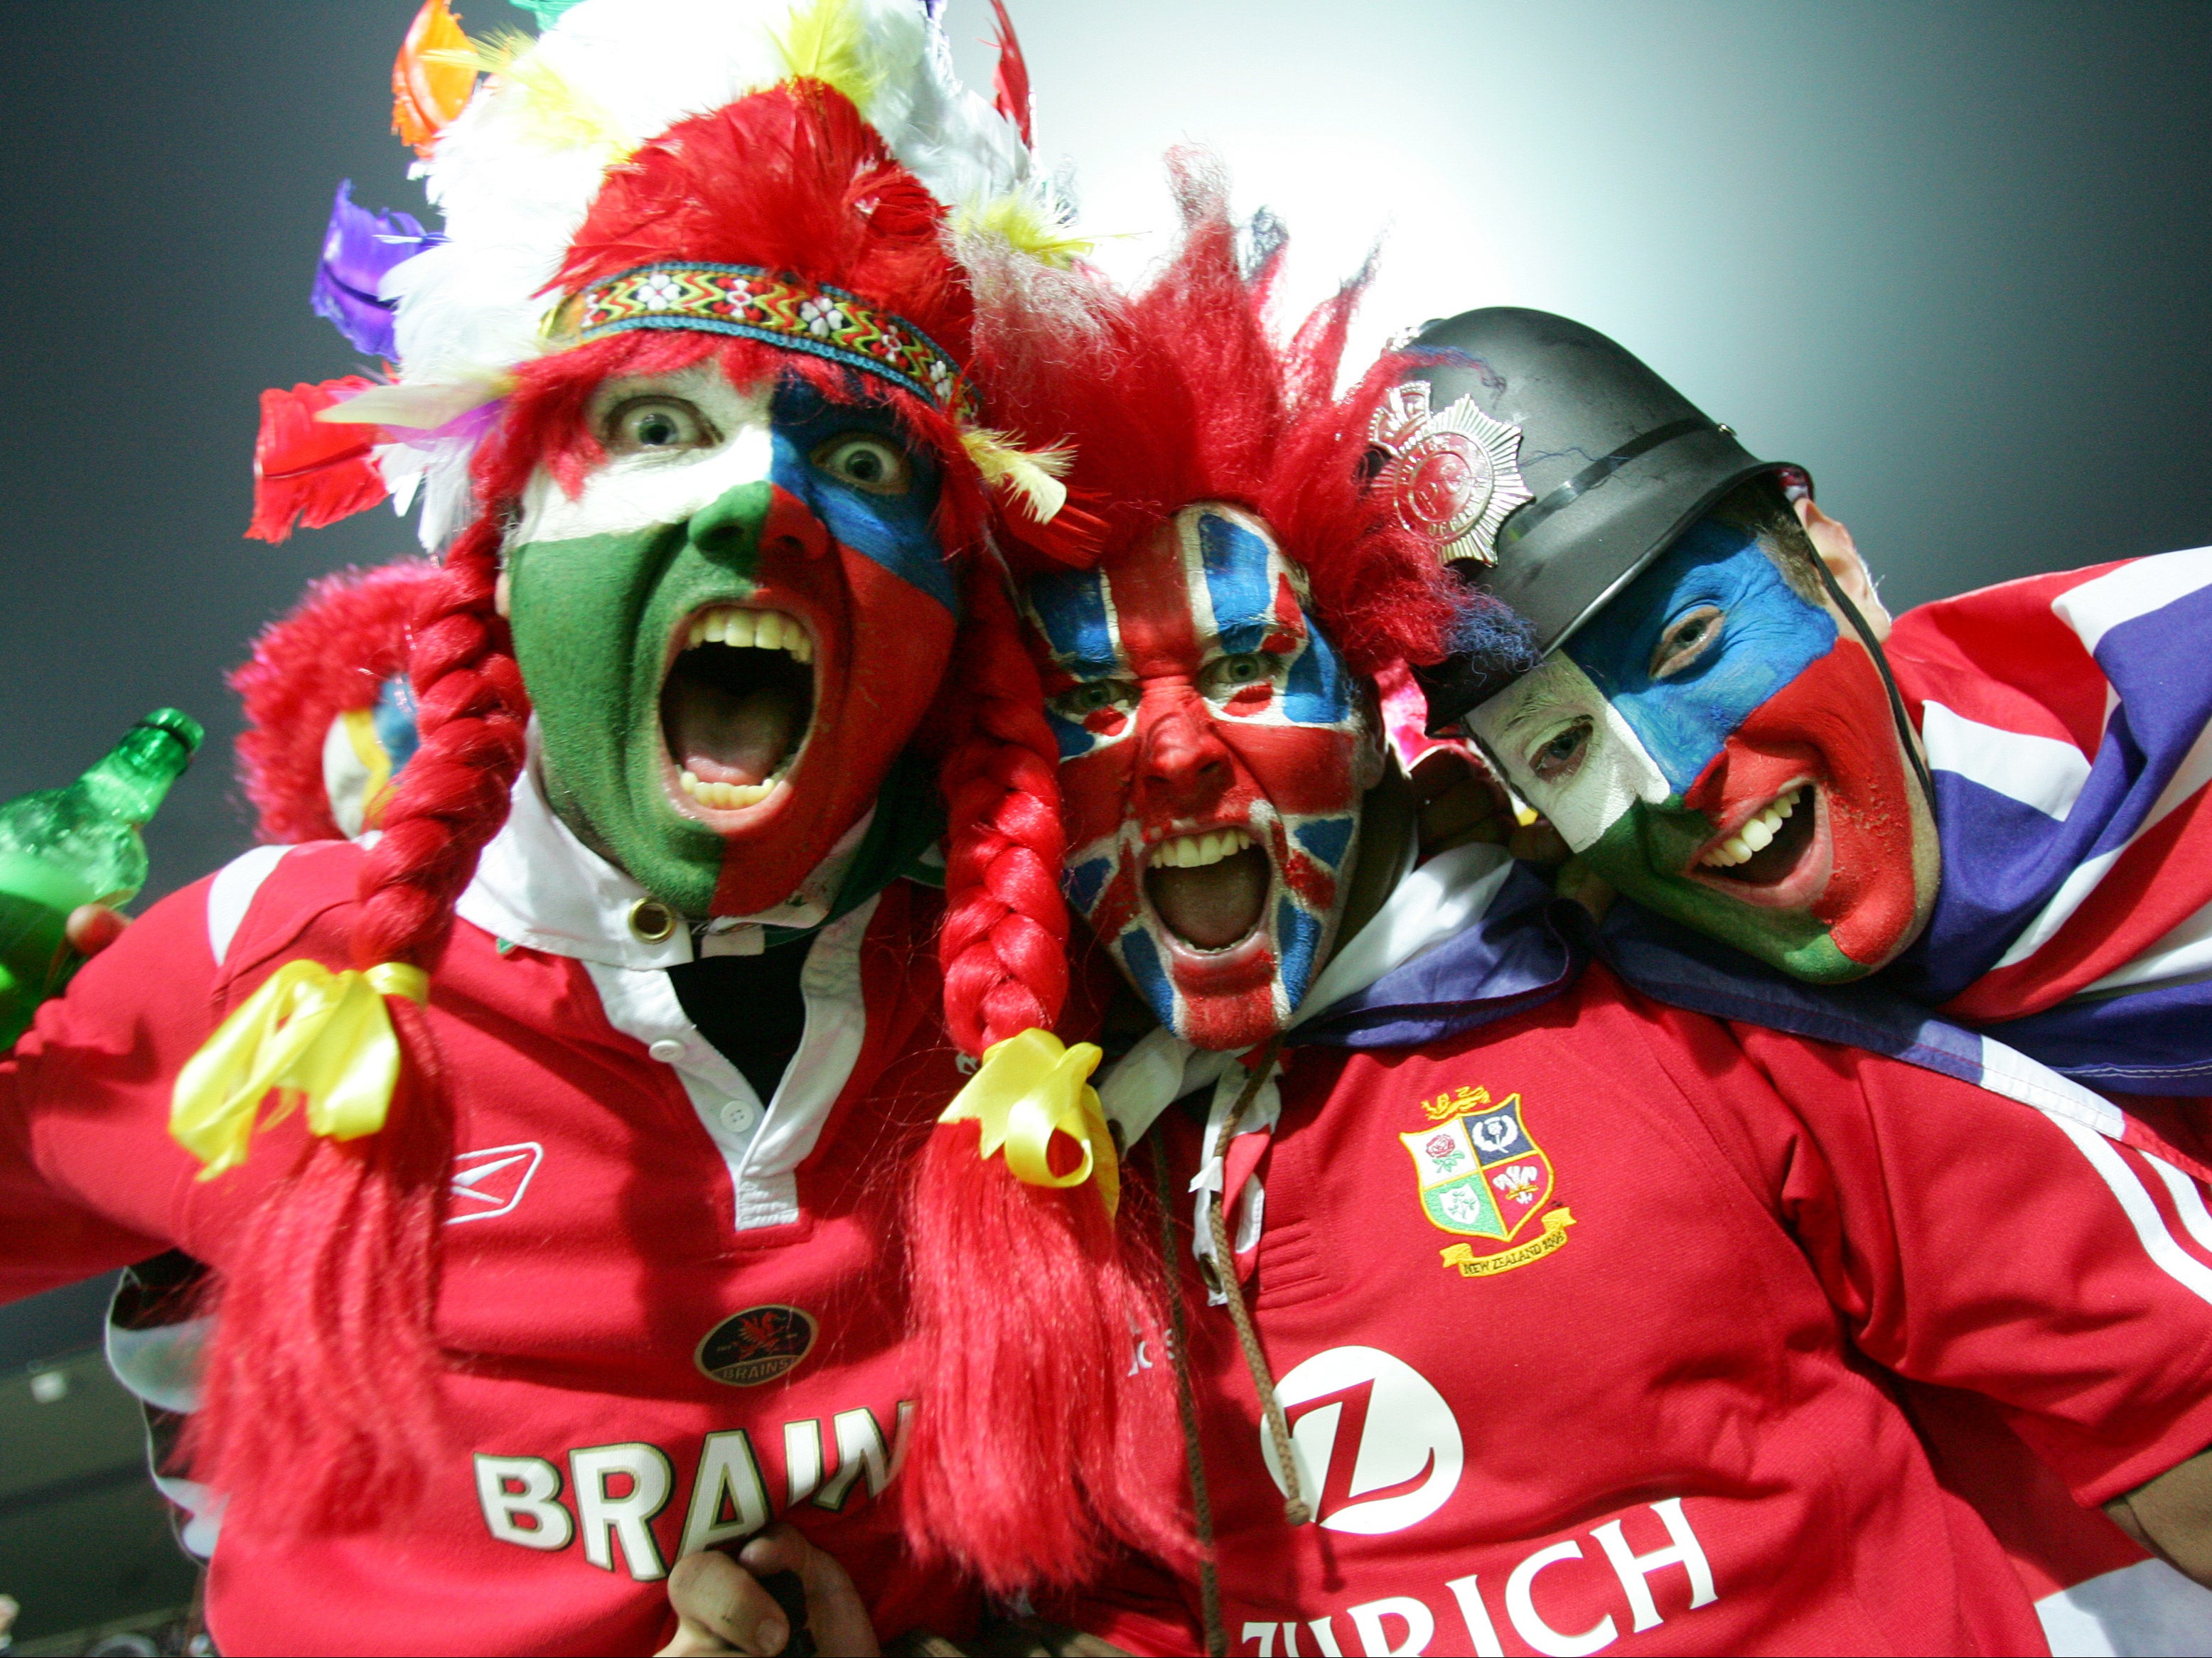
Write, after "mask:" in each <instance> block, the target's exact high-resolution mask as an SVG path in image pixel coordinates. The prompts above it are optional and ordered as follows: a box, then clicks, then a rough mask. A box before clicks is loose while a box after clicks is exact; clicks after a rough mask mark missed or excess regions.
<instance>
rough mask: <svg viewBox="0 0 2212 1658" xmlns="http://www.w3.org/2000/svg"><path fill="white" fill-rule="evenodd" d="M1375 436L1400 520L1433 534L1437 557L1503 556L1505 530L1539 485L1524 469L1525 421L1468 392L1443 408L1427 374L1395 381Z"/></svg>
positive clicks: (1379, 481) (1386, 489)
mask: <svg viewBox="0 0 2212 1658" xmlns="http://www.w3.org/2000/svg"><path fill="white" fill-rule="evenodd" d="M1369 439H1370V441H1371V442H1372V443H1373V444H1374V446H1375V447H1376V449H1378V450H1380V451H1381V452H1382V453H1383V466H1382V470H1381V471H1379V472H1377V473H1376V486H1377V487H1378V488H1380V489H1382V490H1383V493H1384V494H1385V495H1386V496H1387V497H1388V498H1389V501H1390V503H1391V507H1392V509H1393V510H1394V511H1395V513H1397V515H1398V521H1399V522H1400V523H1401V524H1402V525H1405V526H1406V527H1407V529H1409V530H1411V531H1413V532H1414V533H1415V534H1417V535H1419V536H1423V537H1426V538H1427V539H1428V540H1429V541H1430V542H1431V544H1433V545H1434V546H1435V548H1436V550H1437V559H1438V560H1439V561H1440V562H1443V563H1447V564H1449V563H1450V562H1453V561H1454V560H1455V559H1462V558H1472V559H1476V560H1479V561H1480V562H1482V563H1484V564H1495V563H1497V562H1498V526H1499V525H1503V524H1504V522H1505V520H1506V519H1507V517H1508V516H1509V515H1510V513H1512V511H1513V509H1514V508H1515V507H1518V506H1520V505H1521V503H1522V502H1523V501H1533V500H1534V499H1535V495H1534V492H1533V491H1532V490H1530V489H1529V488H1528V484H1527V483H1524V482H1523V481H1522V477H1521V428H1519V427H1517V426H1507V425H1505V424H1504V422H1500V421H1495V420H1492V418H1491V417H1490V416H1488V415H1486V414H1484V413H1483V412H1482V410H1480V409H1478V408H1476V407H1475V406H1474V398H1460V399H1459V401H1458V402H1456V403H1455V404H1452V405H1451V406H1450V407H1449V408H1448V409H1446V410H1443V412H1442V413H1440V414H1439V413H1436V412H1433V411H1431V409H1430V407H1429V387H1428V383H1427V382H1426V381H1425V380H1407V382H1405V384H1403V385H1402V386H1393V387H1392V388H1391V389H1390V392H1389V395H1388V396H1386V397H1385V398H1383V404H1382V406H1381V407H1380V408H1378V409H1376V411H1375V422H1374V424H1373V426H1372V427H1370V428H1369Z"/></svg>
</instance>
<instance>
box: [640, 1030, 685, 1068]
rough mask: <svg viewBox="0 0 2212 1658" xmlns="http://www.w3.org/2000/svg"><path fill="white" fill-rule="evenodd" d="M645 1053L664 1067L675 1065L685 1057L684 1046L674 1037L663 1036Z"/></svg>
mask: <svg viewBox="0 0 2212 1658" xmlns="http://www.w3.org/2000/svg"><path fill="white" fill-rule="evenodd" d="M645 1051H646V1052H647V1053H648V1054H652V1055H653V1058H654V1059H656V1060H659V1061H660V1062H661V1064H663V1065H674V1064H675V1063H676V1062H677V1060H680V1059H682V1058H683V1057H684V1044H683V1043H682V1042H678V1041H676V1040H675V1039H674V1038H673V1037H669V1036H663V1037H662V1038H661V1039H660V1040H659V1042H655V1043H653V1046H652V1047H650V1048H647V1049H646V1050H645Z"/></svg>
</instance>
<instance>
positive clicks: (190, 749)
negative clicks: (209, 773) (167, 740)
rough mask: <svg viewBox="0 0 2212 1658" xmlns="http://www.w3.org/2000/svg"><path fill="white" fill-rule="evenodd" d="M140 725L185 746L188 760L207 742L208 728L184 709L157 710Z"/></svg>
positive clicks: (141, 721) (140, 722)
mask: <svg viewBox="0 0 2212 1658" xmlns="http://www.w3.org/2000/svg"><path fill="white" fill-rule="evenodd" d="M138 724H139V725H140V726H143V727H146V728H148V729H149V730H153V731H157V732H164V733H166V734H167V735H168V736H170V737H173V738H176V739H177V741H178V742H179V743H180V744H183V745H184V750H185V758H186V759H190V758H191V756H193V755H195V754H197V753H198V752H199V749H200V744H202V743H204V742H205V741H206V740H207V731H206V728H205V727H204V726H202V725H201V724H200V722H199V721H198V720H195V719H193V718H192V717H191V715H190V714H186V713H185V711H184V710H183V709H182V708H156V709H155V710H154V712H153V713H151V714H148V715H147V716H146V717H145V718H144V719H143V720H140V721H139V722H138Z"/></svg>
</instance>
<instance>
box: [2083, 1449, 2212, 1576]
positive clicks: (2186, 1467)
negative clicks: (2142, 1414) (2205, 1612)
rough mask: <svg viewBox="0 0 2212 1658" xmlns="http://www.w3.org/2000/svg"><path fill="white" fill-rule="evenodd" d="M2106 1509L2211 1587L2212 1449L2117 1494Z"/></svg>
mask: <svg viewBox="0 0 2212 1658" xmlns="http://www.w3.org/2000/svg"><path fill="white" fill-rule="evenodd" d="M2105 1512H2106V1514H2108V1515H2111V1516H2112V1523H2113V1524H2114V1525H2116V1526H2118V1527H2119V1528H2120V1529H2121V1530H2122V1531H2124V1532H2125V1533H2127V1534H2128V1535H2129V1536H2130V1537H2132V1538H2134V1539H2135V1540H2136V1542H2137V1543H2139V1544H2141V1545H2142V1546H2143V1547H2144V1548H2147V1549H2148V1550H2149V1551H2150V1552H2152V1553H2153V1554H2154V1555H2156V1556H2158V1557H2159V1558H2160V1559H2161V1560H2163V1561H2165V1562H2166V1564H2168V1565H2170V1566H2172V1568H2173V1569H2174V1570H2177V1571H2181V1572H2186V1573H2187V1574H2188V1575H2189V1576H2191V1577H2193V1578H2195V1579H2196V1580H2197V1582H2200V1583H2202V1584H2203V1585H2204V1586H2205V1588H2212V1451H2203V1452H2200V1453H2199V1454H2198V1455H2195V1456H2192V1457H2191V1458H2190V1459H2189V1461H2186V1462H2184V1463H2181V1464H2179V1465H2178V1466H2177V1467H2171V1468H2168V1469H2167V1470H2166V1472H2165V1473H2162V1474H2160V1475H2159V1477H2158V1478H2157V1479H2153V1480H2150V1481H2148V1482H2147V1483H2145V1484H2143V1485H2138V1486H2136V1488H2135V1489H2134V1490H2133V1491H2130V1492H2129V1493H2128V1494H2127V1495H2126V1496H2124V1497H2114V1498H2113V1499H2112V1501H2111V1502H2109V1503H2106V1504H2105Z"/></svg>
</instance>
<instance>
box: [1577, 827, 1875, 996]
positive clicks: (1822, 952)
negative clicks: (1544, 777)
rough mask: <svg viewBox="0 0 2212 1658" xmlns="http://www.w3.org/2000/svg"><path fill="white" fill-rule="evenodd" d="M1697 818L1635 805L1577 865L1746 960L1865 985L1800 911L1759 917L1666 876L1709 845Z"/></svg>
mask: <svg viewBox="0 0 2212 1658" xmlns="http://www.w3.org/2000/svg"><path fill="white" fill-rule="evenodd" d="M1712 835H1713V827H1712V824H1711V823H1710V822H1709V821H1708V820H1707V819H1706V817H1705V814H1704V813H1702V812H1696V811H1686V810H1685V809H1683V808H1682V806H1681V805H1680V800H1679V799H1676V800H1674V801H1673V802H1670V803H1669V804H1668V805H1664V806H1653V805H1649V804H1647V803H1645V802H1644V801H1640V800H1639V801H1638V802H1637V803H1636V804H1635V805H1632V806H1630V807H1629V808H1628V810H1627V811H1626V812H1625V813H1624V814H1623V815H1622V816H1620V817H1618V818H1616V819H1614V821H1613V823H1612V824H1611V826H1610V827H1608V828H1607V829H1606V831H1605V833H1604V834H1603V835H1600V836H1599V837H1598V839H1597V840H1596V841H1594V842H1592V843H1591V844H1590V845H1589V846H1588V847H1584V848H1583V851H1582V852H1581V853H1578V854H1577V859H1576V861H1577V862H1578V863H1580V864H1581V865H1583V866H1584V867H1585V868H1587V869H1589V870H1590V871H1592V872H1595V874H1597V875H1599V876H1601V877H1602V878H1604V879H1605V880H1606V882H1607V884H1610V885H1611V886H1612V887H1613V888H1614V890H1617V891H1619V892H1620V893H1621V894H1622V895H1623V896H1626V897H1628V898H1632V899H1634V900H1635V901H1636V902H1638V903H1639V904H1641V905H1643V906H1644V908H1646V909H1650V910H1653V911H1656V913H1658V914H1662V915H1664V916H1666V917H1667V918H1668V920H1675V921H1680V923H1681V924H1682V925H1683V926H1687V927H1694V928H1695V929H1696V930H1697V931H1699V932H1703V933H1705V934H1707V935H1708V936H1709V937H1711V938H1717V939H1719V940H1720V941H1721V942H1722V943H1723V944H1733V945H1734V946H1735V948H1736V949H1738V950H1741V951H1743V952H1744V954H1745V955H1747V956H1751V957H1757V958H1758V959H1759V961H1762V962H1765V963H1767V964H1768V965H1769V966H1771V967H1777V968H1779V969H1782V970H1783V971H1784V973H1787V974H1789V975H1791V976H1792V977H1793V978H1798V979H1805V980H1809V981H1812V982H1813V983H1815V984H1840V983H1842V982H1844V981H1846V980H1850V979H1857V978H1863V977H1864V976H1865V975H1866V974H1867V972H1868V971H1869V969H1867V967H1866V966H1865V964H1864V963H1859V962H1854V961H1853V960H1851V959H1850V957H1848V956H1846V955H1844V952H1843V951H1842V950H1838V949H1837V948H1836V945H1835V942H1834V940H1833V939H1832V938H1830V937H1829V936H1828V925H1827V923H1826V922H1825V921H1822V920H1817V919H1815V918H1814V916H1813V915H1812V914H1808V912H1806V911H1803V910H1787V909H1761V908H1755V907H1753V906H1752V905H1749V904H1747V903H1744V902H1741V900H1740V899H1737V898H1735V897H1733V896H1729V895H1728V894H1726V893H1722V892H1717V891H1715V890H1713V889H1712V888H1711V887H1709V886H1706V885H1705V884H1703V883H1701V882H1698V881H1694V880H1692V879H1690V878H1687V877H1686V876H1682V875H1677V874H1670V873H1668V872H1669V871H1674V870H1680V869H1682V868H1684V867H1685V866H1686V865H1688V864H1689V863H1690V861H1691V859H1692V858H1694V857H1695V856H1696V854H1697V853H1698V851H1699V848H1700V847H1704V846H1705V844H1706V843H1707V842H1708V841H1711V839H1712Z"/></svg>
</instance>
